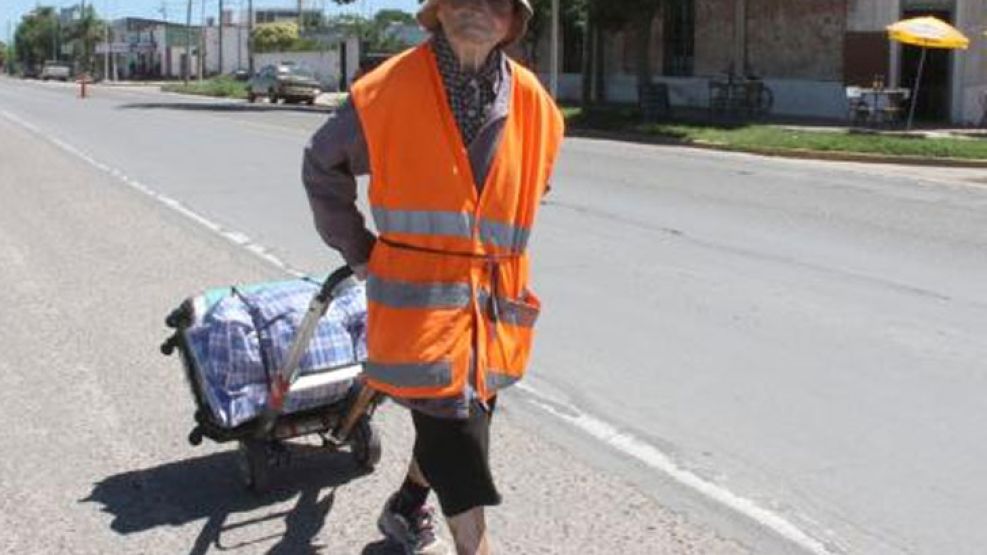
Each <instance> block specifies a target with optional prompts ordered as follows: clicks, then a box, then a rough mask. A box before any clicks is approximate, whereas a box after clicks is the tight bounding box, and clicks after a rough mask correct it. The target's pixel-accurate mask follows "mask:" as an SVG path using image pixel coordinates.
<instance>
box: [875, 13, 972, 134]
mask: <svg viewBox="0 0 987 555" xmlns="http://www.w3.org/2000/svg"><path fill="white" fill-rule="evenodd" d="M888 36H889V37H890V38H891V40H895V41H898V42H900V43H902V44H911V45H913V46H918V47H921V48H922V57H921V59H920V60H919V63H918V75H917V76H916V78H915V87H914V90H913V91H912V106H911V108H910V109H909V110H908V129H911V128H912V121H913V120H914V118H915V104H916V102H917V101H918V91H919V86H920V84H921V82H922V72H923V71H924V70H925V55H926V53H927V52H928V50H929V49H930V48H938V49H945V50H966V49H967V48H968V47H969V46H970V39H968V38H967V37H966V35H964V34H963V33H961V32H960V31H959V30H958V29H956V28H955V27H953V26H952V25H950V24H949V23H946V22H945V21H943V20H941V19H938V18H935V17H931V16H928V17H913V18H911V19H904V20H901V21H899V22H897V23H894V24H891V25H889V26H888Z"/></svg>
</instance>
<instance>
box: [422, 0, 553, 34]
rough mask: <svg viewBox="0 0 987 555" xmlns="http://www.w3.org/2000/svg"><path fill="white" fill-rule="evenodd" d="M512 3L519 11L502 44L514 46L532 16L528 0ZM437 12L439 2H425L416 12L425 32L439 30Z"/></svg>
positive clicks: (515, 0)
mask: <svg viewBox="0 0 987 555" xmlns="http://www.w3.org/2000/svg"><path fill="white" fill-rule="evenodd" d="M514 2H515V3H516V4H517V5H518V6H519V7H520V8H521V9H520V10H517V11H516V12H515V17H514V25H512V26H511V31H510V32H509V33H508V34H507V38H506V39H504V44H514V43H515V42H516V41H517V40H518V39H520V38H521V37H523V36H524V33H525V32H526V31H527V30H528V20H529V19H531V16H532V15H534V10H532V9H531V2H530V0H514ZM438 11H439V0H425V5H424V6H422V7H421V9H420V10H418V23H420V24H421V26H422V27H424V28H425V30H427V31H429V32H434V31H435V30H436V29H438V28H439V17H438Z"/></svg>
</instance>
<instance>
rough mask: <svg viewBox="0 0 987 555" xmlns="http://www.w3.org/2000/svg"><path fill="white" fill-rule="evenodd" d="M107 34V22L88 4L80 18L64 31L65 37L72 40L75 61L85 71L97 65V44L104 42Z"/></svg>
mask: <svg viewBox="0 0 987 555" xmlns="http://www.w3.org/2000/svg"><path fill="white" fill-rule="evenodd" d="M105 35H106V22H104V21H103V20H101V19H100V18H99V16H97V14H96V9H95V8H93V6H92V5H89V6H86V9H85V10H84V11H83V12H82V14H81V16H80V17H79V19H77V20H76V21H74V22H72V24H71V25H69V26H67V27H66V29H65V30H64V32H63V38H64V39H65V40H67V41H71V42H70V44H71V49H72V58H73V61H75V63H76V64H77V65H78V66H79V68H81V69H83V70H85V71H91V70H92V69H93V67H94V66H95V58H94V55H95V48H96V47H95V45H96V44H99V43H100V42H103V40H104V39H105Z"/></svg>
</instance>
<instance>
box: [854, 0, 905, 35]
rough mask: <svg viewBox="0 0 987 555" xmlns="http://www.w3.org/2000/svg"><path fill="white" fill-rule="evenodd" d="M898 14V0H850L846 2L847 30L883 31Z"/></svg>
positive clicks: (899, 12) (896, 18)
mask: <svg viewBox="0 0 987 555" xmlns="http://www.w3.org/2000/svg"><path fill="white" fill-rule="evenodd" d="M900 15H901V6H900V0H852V1H850V2H848V3H847V31H850V32H857V33H868V32H882V33H883V32H884V29H885V28H886V27H887V26H888V25H891V24H892V23H894V22H895V21H898V18H899V16H900Z"/></svg>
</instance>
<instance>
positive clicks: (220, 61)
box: [219, 0, 224, 75]
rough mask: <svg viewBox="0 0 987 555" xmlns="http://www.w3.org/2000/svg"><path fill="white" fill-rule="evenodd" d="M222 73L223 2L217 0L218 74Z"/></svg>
mask: <svg viewBox="0 0 987 555" xmlns="http://www.w3.org/2000/svg"><path fill="white" fill-rule="evenodd" d="M223 73H224V71H223V0H219V74H220V75H222V74H223Z"/></svg>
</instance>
